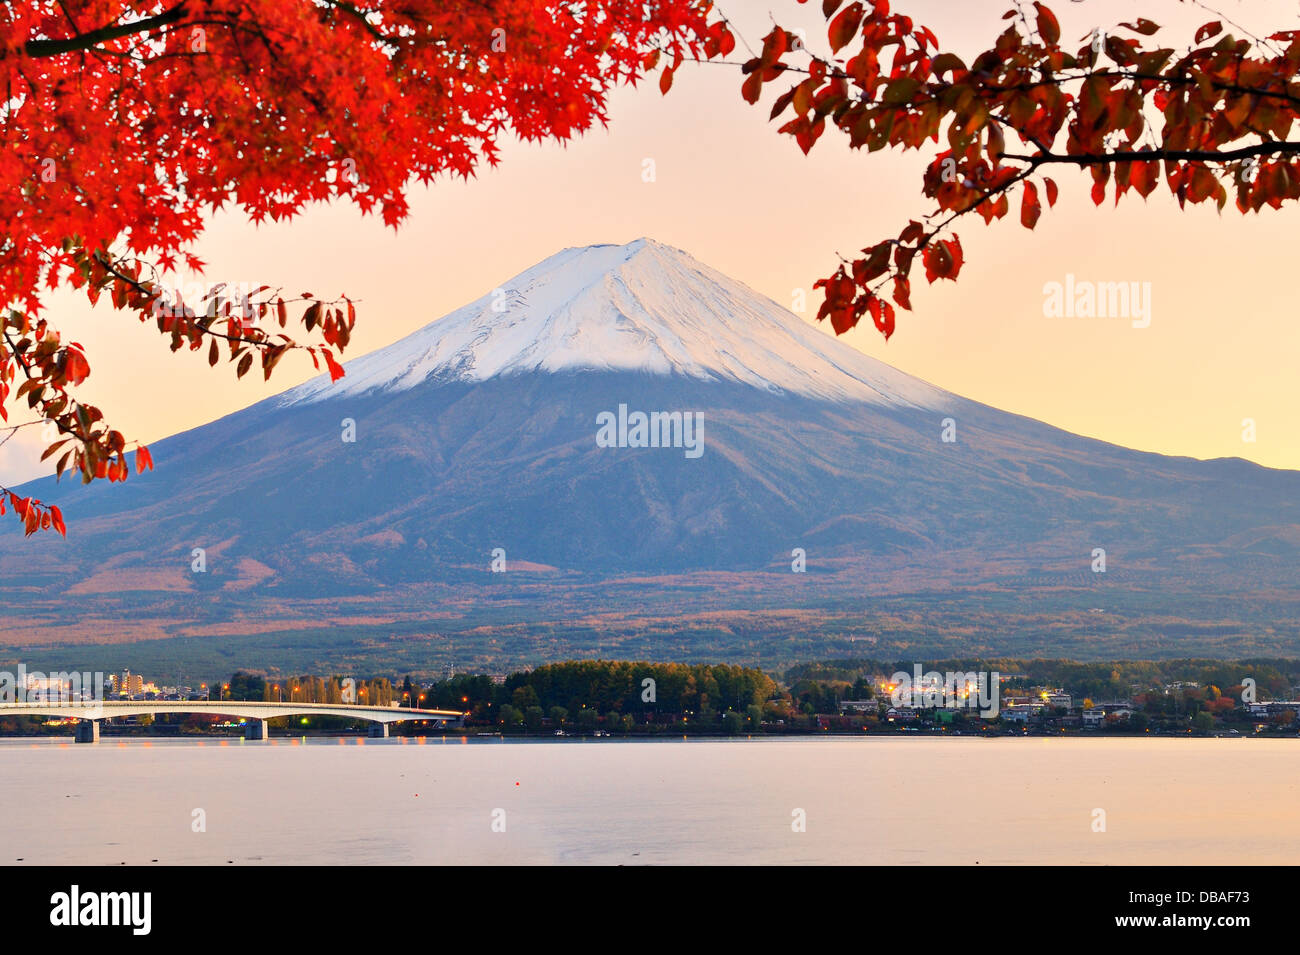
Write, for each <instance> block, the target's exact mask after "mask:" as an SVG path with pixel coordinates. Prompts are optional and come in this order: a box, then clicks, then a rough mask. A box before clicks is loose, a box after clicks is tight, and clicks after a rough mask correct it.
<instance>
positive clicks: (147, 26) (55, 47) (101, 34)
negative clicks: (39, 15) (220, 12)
mask: <svg viewBox="0 0 1300 955" xmlns="http://www.w3.org/2000/svg"><path fill="white" fill-rule="evenodd" d="M184 16H185V0H181V2H180V3H178V4H177V5H176V6H174V7H172V8H171V9H170V10H165V11H163V12H162V13H159V14H157V15H156V16H152V17H146V18H145V19H143V20H134V21H132V22H131V23H119V24H117V25H116V26H109V27H100V28H99V29H98V30H91V31H90V32H89V33H78V34H77V35H76V36H73V37H68V38H66V39H63V40H28V41H27V42H26V43H24V44H23V52H24V53H25V54H27V55H28V56H30V57H32V58H33V59H36V58H39V57H46V56H61V55H62V54H64V53H73V52H75V51H77V50H89V49H91V48H93V47H95V46H98V45H99V44H101V43H107V42H108V41H110V40H118V39H121V38H122V37H124V36H132V35H133V34H136V33H146V32H148V31H149V30H152V29H154V28H155V27H160V26H166V25H167V24H169V23H176V22H177V21H178V20H180V19H181V18H182V17H184Z"/></svg>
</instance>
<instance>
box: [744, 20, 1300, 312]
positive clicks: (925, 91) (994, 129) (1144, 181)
mask: <svg viewBox="0 0 1300 955" xmlns="http://www.w3.org/2000/svg"><path fill="white" fill-rule="evenodd" d="M800 2H806V0H800ZM821 10H822V14H823V15H824V17H825V19H826V20H827V29H826V35H827V39H828V41H829V43H830V48H831V50H832V51H833V53H834V54H836V55H835V56H834V57H833V58H829V59H828V58H823V57H818V56H814V55H812V54H810V53H809V52H807V50H806V49H804V48H803V45H802V44H794V43H793V42H792V41H793V36H794V35H793V34H792V33H789V32H787V31H786V30H784V29H782V28H781V27H776V28H774V29H773V31H772V32H771V33H770V34H769V35H768V36H767V38H766V39H765V40H764V43H763V51H762V53H761V54H760V55H758V56H755V57H753V58H751V59H750V60H749V61H748V62H746V63H745V64H744V72H745V75H746V79H745V80H744V83H743V85H742V87H741V93H742V95H743V96H744V98H745V99H746V100H747V101H748V102H750V103H756V102H758V100H759V99H760V98H761V96H762V88H763V85H764V84H765V83H769V82H772V81H774V80H776V79H778V78H782V77H786V76H788V75H790V74H791V73H799V74H801V76H802V78H800V79H799V80H798V81H797V82H795V83H794V85H792V86H790V87H788V88H787V89H786V90H785V91H784V92H782V93H781V94H780V95H779V96H778V98H777V99H776V102H775V103H774V105H773V107H772V118H773V119H776V118H777V117H778V116H780V117H783V118H785V120H786V121H785V123H784V125H782V126H781V127H780V131H781V132H783V133H786V134H788V135H791V136H793V137H794V138H795V141H796V142H797V143H798V145H799V148H800V149H802V150H803V151H804V152H805V153H806V152H808V151H809V150H810V149H811V148H812V147H813V145H814V144H815V143H816V142H817V141H818V139H819V137H820V136H821V134H822V132H823V130H824V129H825V128H826V127H827V126H828V125H829V126H832V127H834V128H836V129H838V130H839V131H840V132H841V133H843V134H844V135H845V136H847V137H848V143H849V147H850V148H852V149H862V148H865V149H867V150H868V151H871V152H874V151H876V150H881V149H886V148H897V149H903V150H907V149H918V150H919V149H922V148H923V147H925V146H926V144H927V143H943V144H946V146H947V148H946V149H943V150H942V151H940V152H938V153H937V154H936V155H935V157H934V159H933V161H932V162H931V163H930V165H929V167H928V168H927V170H926V172H925V175H924V178H923V181H922V193H923V194H924V195H925V196H926V197H927V198H928V199H930V200H932V201H933V202H934V209H933V211H932V212H931V213H930V214H929V215H928V216H926V217H925V224H924V225H922V224H921V223H919V222H916V221H913V222H911V223H909V224H908V226H907V227H906V228H905V229H903V231H902V232H901V233H900V234H899V236H898V237H897V238H896V239H886V240H884V241H883V242H878V243H876V244H875V245H871V246H868V247H866V248H864V249H863V250H862V252H863V256H862V257H860V258H857V259H854V260H852V261H848V262H846V263H845V264H843V265H841V266H840V267H839V268H838V269H837V270H836V271H835V274H834V275H832V276H829V277H827V278H825V279H822V280H821V281H819V282H818V283H817V287H818V288H821V289H824V290H825V301H824V302H823V303H822V305H821V309H820V311H819V312H818V318H829V319H830V321H831V325H832V327H833V328H834V329H835V331H836V333H843V332H845V331H847V330H848V329H850V328H852V327H854V326H855V325H857V323H858V322H859V320H860V319H861V318H862V316H863V315H867V314H870V315H871V316H872V318H873V320H874V322H875V325H876V327H877V328H878V329H879V330H880V331H881V333H882V334H884V335H885V336H886V338H888V337H889V335H890V334H892V332H893V330H894V324H893V316H892V311H890V312H888V313H886V311H885V309H884V307H883V305H882V304H881V303H884V296H886V295H890V296H891V297H892V299H893V301H894V303H895V304H897V305H899V306H900V307H902V308H911V300H910V294H911V287H910V285H909V284H908V281H907V280H908V277H909V276H910V272H911V267H912V264H913V261H914V260H915V258H916V255H917V253H918V252H919V253H920V254H921V261H922V262H923V264H924V265H925V274H926V279H927V280H928V281H930V282H934V281H937V280H938V279H941V278H946V279H954V280H955V279H956V278H957V274H958V272H959V271H960V270H961V265H962V255H961V245H960V244H959V243H958V242H957V238H956V236H955V235H953V236H951V238H945V236H948V235H950V232H949V228H950V225H951V223H952V222H953V221H954V220H956V219H957V218H959V217H960V216H963V215H966V214H968V213H970V212H975V213H976V214H978V215H979V216H980V217H981V218H982V219H984V221H985V222H986V223H988V222H992V221H993V220H994V219H1001V218H1003V217H1004V216H1006V215H1007V213H1008V212H1009V211H1010V209H1011V203H1010V201H1009V198H1010V197H1011V196H1012V194H1013V193H1014V192H1016V191H1019V193H1020V197H1019V198H1020V201H1019V211H1020V222H1021V224H1022V225H1023V226H1024V227H1025V228H1028V229H1032V228H1034V226H1035V225H1037V223H1038V220H1039V217H1040V216H1041V215H1042V212H1043V209H1042V204H1041V201H1040V195H1041V194H1042V193H1043V192H1045V194H1046V197H1047V204H1048V206H1049V207H1051V206H1053V205H1055V204H1056V199H1057V185H1056V183H1055V182H1054V181H1052V180H1051V179H1049V178H1047V177H1046V176H1043V175H1042V172H1043V167H1045V166H1049V165H1057V164H1059V165H1066V166H1074V167H1076V168H1078V169H1080V170H1086V171H1087V172H1088V174H1089V175H1090V177H1091V179H1092V198H1093V201H1094V202H1095V203H1097V204H1101V203H1102V202H1103V201H1104V200H1105V198H1106V197H1107V196H1108V195H1113V196H1114V199H1115V202H1118V201H1119V200H1120V198H1121V197H1122V196H1124V195H1125V194H1126V193H1127V192H1129V191H1130V190H1132V191H1134V192H1136V193H1137V194H1138V195H1140V196H1142V197H1143V198H1146V197H1147V196H1149V195H1150V194H1151V192H1152V191H1153V190H1155V189H1156V188H1157V186H1158V185H1159V184H1160V182H1161V179H1162V178H1163V180H1164V182H1165V184H1166V186H1167V187H1168V188H1169V190H1170V191H1171V192H1172V193H1173V194H1174V195H1175V196H1176V197H1177V198H1178V201H1179V203H1180V204H1182V203H1187V202H1193V203H1197V202H1210V201H1212V202H1214V203H1215V204H1216V205H1218V207H1219V208H1220V209H1222V208H1223V206H1224V205H1225V204H1226V203H1227V201H1228V198H1229V193H1230V191H1231V192H1232V193H1235V199H1236V206H1237V208H1238V209H1239V210H1240V211H1241V212H1248V211H1254V212H1258V211H1259V210H1260V209H1261V208H1263V207H1264V206H1266V205H1267V206H1269V207H1272V208H1277V207H1278V206H1280V205H1281V204H1282V203H1283V202H1285V201H1287V200H1292V199H1296V198H1300V159H1297V158H1295V157H1296V156H1297V154H1300V142H1294V141H1292V142H1288V141H1287V137H1288V135H1289V134H1290V133H1291V131H1292V128H1293V124H1294V123H1296V122H1297V120H1300V96H1298V95H1297V93H1296V88H1297V83H1298V82H1300V31H1296V30H1284V31H1280V32H1277V33H1274V34H1272V35H1270V36H1268V37H1265V38H1263V39H1257V38H1253V37H1252V38H1249V39H1242V38H1239V37H1235V36H1233V35H1232V34H1230V33H1225V32H1224V26H1223V24H1222V23H1221V22H1219V21H1217V20H1216V21H1213V22H1211V23H1207V24H1205V25H1204V26H1202V27H1201V28H1200V29H1199V30H1197V31H1196V34H1195V37H1194V39H1193V41H1192V44H1191V45H1190V46H1186V47H1185V48H1182V49H1175V48H1174V46H1168V47H1164V46H1156V45H1151V46H1148V45H1145V44H1144V41H1143V39H1142V38H1144V37H1152V36H1154V35H1155V34H1156V33H1158V32H1159V30H1160V27H1159V26H1158V25H1156V24H1155V23H1153V22H1151V21H1150V20H1147V19H1144V18H1139V19H1137V20H1135V21H1134V22H1132V23H1122V24H1120V25H1119V26H1118V27H1116V28H1115V30H1114V31H1112V32H1109V33H1100V32H1098V33H1092V34H1089V35H1088V36H1085V37H1083V38H1082V39H1081V41H1080V42H1082V44H1083V45H1082V46H1080V47H1077V48H1075V49H1067V48H1066V46H1065V45H1063V44H1062V42H1061V27H1060V24H1059V22H1058V21H1057V18H1056V16H1055V14H1054V13H1053V12H1052V11H1051V10H1050V9H1049V8H1048V7H1046V6H1045V5H1044V4H1042V3H1039V2H1035V3H1034V4H1033V11H1032V13H1028V12H1027V11H1026V10H1025V9H1022V8H1020V7H1017V8H1016V9H1012V10H1009V11H1007V13H1006V14H1005V15H1004V16H1003V18H1002V19H1003V20H1004V21H1009V22H1008V23H1007V25H1006V27H1005V28H1004V29H1003V31H1002V33H1001V34H999V35H998V37H997V38H996V40H995V41H994V43H993V45H992V46H991V47H990V48H989V49H987V50H985V51H984V52H982V53H980V54H979V55H978V56H976V57H974V58H973V59H972V60H971V61H970V63H969V64H968V63H967V62H966V61H965V60H963V59H962V58H960V57H958V56H957V55H956V54H954V53H952V52H949V51H947V50H944V49H943V48H942V47H941V46H940V44H939V41H938V38H937V37H936V36H935V35H934V33H933V32H932V31H931V30H930V29H929V28H927V27H925V26H921V25H919V24H917V23H916V22H915V21H913V20H912V18H911V17H909V16H906V15H904V14H902V13H895V12H893V11H892V10H891V4H890V2H889V0H871V2H867V3H861V2H854V3H850V4H848V5H847V6H845V5H844V3H843V0H822V2H821ZM1129 33H1131V34H1136V36H1126V35H1125V34H1129ZM787 114H788V115H787ZM1146 116H1159V117H1160V118H1161V119H1162V120H1163V122H1162V125H1161V126H1160V127H1159V128H1158V129H1157V128H1155V127H1149V126H1148V125H1147V121H1146V118H1145V117H1146ZM1008 137H1013V142H1012V143H1010V144H1009V143H1008V142H1007V139H1008ZM1162 170H1163V175H1162ZM1040 187H1041V189H1040ZM887 286H890V288H887ZM884 304H887V303H884Z"/></svg>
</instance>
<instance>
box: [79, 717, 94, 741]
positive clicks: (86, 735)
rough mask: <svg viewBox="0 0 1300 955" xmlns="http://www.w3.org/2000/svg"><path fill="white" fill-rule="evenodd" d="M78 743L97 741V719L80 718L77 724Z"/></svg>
mask: <svg viewBox="0 0 1300 955" xmlns="http://www.w3.org/2000/svg"><path fill="white" fill-rule="evenodd" d="M76 739H77V742H78V743H98V742H99V720H82V721H81V722H80V723H78V724H77V737H76Z"/></svg>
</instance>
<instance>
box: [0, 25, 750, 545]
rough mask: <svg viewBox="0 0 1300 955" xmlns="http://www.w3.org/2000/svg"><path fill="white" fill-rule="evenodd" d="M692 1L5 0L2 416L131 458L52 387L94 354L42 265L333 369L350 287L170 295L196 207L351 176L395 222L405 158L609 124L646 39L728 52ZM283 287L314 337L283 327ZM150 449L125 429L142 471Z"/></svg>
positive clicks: (86, 472)
mask: <svg viewBox="0 0 1300 955" xmlns="http://www.w3.org/2000/svg"><path fill="white" fill-rule="evenodd" d="M707 12H708V3H707V2H705V0H648V2H642V0H592V2H589V3H585V4H571V3H567V2H562V0H476V2H474V3H448V2H444V0H402V2H400V3H399V2H394V0H356V2H343V0H319V2H317V0H159V2H154V3H147V4H138V3H126V2H122V0H79V2H54V0H33V2H30V3H21V4H6V5H4V6H3V7H2V8H0V66H3V69H4V71H5V74H6V76H5V80H6V89H7V90H8V93H7V102H6V104H5V105H4V106H3V107H0V117H2V120H3V135H4V141H5V145H4V149H3V150H0V182H3V183H4V184H5V185H4V187H3V188H4V189H5V193H4V195H3V198H2V199H0V206H2V207H3V209H4V212H3V215H4V217H5V224H4V242H3V243H0V299H3V301H4V303H6V305H8V306H9V308H8V309H7V310H6V312H5V314H4V317H3V320H2V328H0V331H2V333H3V334H2V336H0V416H3V417H4V419H5V420H6V421H8V413H7V409H6V405H7V404H8V402H9V401H10V400H17V399H23V398H26V399H27V405H28V407H29V408H30V409H31V410H32V411H33V412H34V413H35V414H36V415H37V416H38V417H39V418H44V419H49V420H51V421H53V422H54V424H55V425H56V427H57V429H58V431H59V432H60V440H59V442H57V443H56V444H55V445H54V446H52V447H51V448H50V450H49V451H47V456H48V455H49V454H51V453H54V452H55V451H56V450H58V449H60V448H62V449H63V453H62V454H61V456H60V457H59V459H58V462H57V464H56V471H57V473H58V474H59V475H62V473H63V472H64V470H66V469H69V468H71V469H75V470H77V471H79V472H80V474H81V477H82V480H83V481H91V480H94V479H96V478H102V477H107V478H108V479H109V480H124V479H125V478H126V476H127V473H128V468H127V465H126V458H125V453H126V448H125V445H126V442H125V440H124V439H123V437H122V435H121V434H119V433H118V432H116V431H111V430H109V429H108V428H107V427H106V426H104V425H103V423H102V422H103V417H104V416H103V414H102V412H100V411H99V409H98V408H96V407H94V406H93V405H90V404H87V403H85V402H83V401H81V400H80V399H79V398H77V397H74V396H73V394H72V393H71V392H70V389H72V388H76V387H78V386H81V385H82V384H83V383H84V382H85V381H86V380H87V379H88V377H89V376H90V374H91V364H90V362H89V361H88V359H87V358H86V356H85V355H84V353H83V351H82V349H81V348H80V347H79V346H77V345H76V344H75V343H65V342H63V341H62V339H61V338H60V335H59V333H58V332H57V331H56V330H54V329H53V328H51V327H50V326H49V325H48V324H47V321H46V319H45V318H43V317H42V312H43V304H44V303H43V297H44V293H45V292H46V291H47V290H51V289H56V288H59V287H60V286H71V287H75V288H80V289H83V290H84V291H85V292H86V294H87V296H88V297H89V298H90V300H91V301H92V302H95V301H97V300H98V299H99V298H100V297H101V296H103V295H104V294H105V293H107V295H108V297H109V298H110V300H111V302H112V304H113V306H114V307H115V308H117V309H123V310H126V311H129V312H133V313H135V314H136V315H137V317H138V318H139V319H140V321H144V322H152V323H155V324H156V325H157V328H158V331H159V333H160V334H162V335H163V336H164V337H165V338H168V339H169V340H170V347H171V349H172V350H173V351H176V350H179V349H181V348H189V349H191V350H198V349H200V348H203V347H205V346H206V347H207V349H208V355H207V357H208V361H209V363H210V364H213V365H215V364H216V363H217V362H218V361H219V360H220V359H221V357H222V355H223V354H225V356H226V359H227V360H228V361H230V362H233V363H234V364H235V366H236V367H235V370H236V374H237V375H238V376H240V377H242V376H243V375H244V374H246V373H247V372H248V371H249V370H250V369H251V368H252V365H253V361H254V356H255V355H258V356H260V361H261V366H262V371H263V375H264V376H265V377H268V378H269V377H270V375H271V372H272V370H273V369H274V368H275V365H276V363H277V362H278V361H279V360H280V358H281V357H282V356H283V355H284V354H285V352H287V351H289V350H291V349H295V348H308V349H309V350H310V352H311V357H312V359H313V361H316V360H317V358H318V357H319V358H323V359H324V362H325V366H326V369H327V370H328V372H329V374H330V376H331V378H333V379H337V378H339V377H341V376H342V375H343V369H342V366H341V365H340V364H339V362H338V361H337V359H336V353H341V352H342V351H343V349H344V348H345V347H346V346H347V344H348V340H349V337H350V335H351V332H352V329H353V327H354V325H355V322H356V313H355V310H354V308H353V304H352V302H351V301H350V300H348V299H346V298H343V299H341V300H339V301H337V302H328V301H319V300H317V299H315V298H314V297H313V296H312V295H310V294H306V293H304V294H302V295H300V296H290V297H289V298H288V299H286V298H285V297H284V296H283V295H281V293H280V291H279V290H278V289H275V288H272V287H271V286H269V285H265V286H262V287H260V288H258V289H257V290H256V291H254V292H252V293H233V292H232V291H230V290H223V289H221V288H216V289H213V290H211V291H210V292H209V294H208V295H207V296H206V297H205V298H204V299H203V300H202V301H197V302H194V301H191V302H186V301H174V300H171V299H170V298H169V297H168V296H167V295H166V293H165V292H164V290H163V284H162V280H161V277H162V276H163V275H165V274H166V273H167V272H168V271H169V270H173V269H174V268H175V267H176V266H177V265H178V263H180V262H182V261H183V262H184V263H185V264H186V265H187V266H188V267H189V268H191V269H194V270H201V269H202V267H203V263H201V262H199V261H198V260H197V259H196V258H194V256H193V255H192V254H191V253H190V252H189V251H188V249H189V247H190V245H191V244H192V243H193V242H194V240H195V239H196V238H197V237H198V236H199V234H200V233H201V232H202V231H203V227H204V219H205V216H207V215H208V214H209V213H211V212H212V211H213V210H217V209H221V208H223V207H225V206H227V205H232V204H233V205H235V206H238V207H239V208H240V209H241V210H242V211H243V212H244V213H245V214H246V215H247V216H248V217H249V218H250V219H251V220H252V221H254V222H260V221H263V220H265V219H268V218H269V219H273V220H278V219H286V218H291V217H293V216H295V215H297V214H298V213H299V212H301V211H302V210H303V209H304V208H305V207H306V206H307V204H308V203H312V202H328V201H331V200H336V199H346V200H349V201H351V202H353V203H355V204H356V205H357V206H358V207H359V209H360V210H361V212H362V213H363V214H365V213H371V212H373V213H376V214H378V215H380V216H381V217H382V218H383V220H384V222H385V223H387V224H389V225H392V226H394V227H396V226H397V225H398V224H399V223H400V222H401V221H402V219H403V218H404V217H405V216H406V214H407V202H406V190H407V188H408V186H409V184H410V183H411V182H412V181H413V180H418V181H419V182H422V183H427V182H429V181H431V180H432V179H433V178H434V177H436V176H438V175H441V174H449V175H454V176H463V177H468V176H470V175H472V174H473V173H474V171H475V169H476V168H478V167H479V166H480V165H481V164H482V163H487V164H489V165H494V164H495V163H496V162H497V159H498V150H497V145H496V144H497V140H498V138H499V137H500V136H501V135H503V134H505V133H508V132H510V133H514V134H515V135H518V136H520V137H522V138H523V139H527V140H537V139H543V138H553V139H557V140H566V139H569V138H570V137H572V136H574V135H576V134H579V133H582V132H584V131H586V130H588V129H590V128H591V127H593V126H594V125H597V124H602V125H603V124H604V123H605V122H606V99H607V96H608V93H609V91H610V90H611V88H612V87H613V86H614V85H616V84H618V83H621V82H629V83H635V82H636V81H637V80H638V79H639V78H641V77H642V76H643V75H644V74H645V73H646V72H647V71H649V70H651V69H653V68H654V67H655V66H656V64H657V63H658V62H659V59H660V57H661V55H666V56H667V57H668V58H669V59H668V62H669V65H668V66H667V67H666V68H665V70H664V72H663V75H662V77H661V83H660V88H661V89H663V90H667V89H668V87H669V85H670V84H671V82H672V73H673V71H674V70H675V69H676V68H677V67H678V66H680V64H681V63H682V61H683V59H684V58H685V57H686V56H696V55H699V54H700V53H706V54H707V55H711V56H712V55H725V53H727V52H730V50H731V49H732V47H733V46H734V40H733V39H732V37H731V35H730V33H729V32H728V31H727V30H726V28H725V26H724V25H722V24H721V23H714V24H712V25H709V24H708V23H707V22H706V18H707ZM293 302H302V303H305V304H304V305H303V312H302V315H301V319H300V321H301V324H302V325H303V326H304V328H305V331H306V332H307V333H309V334H311V333H314V332H316V333H319V335H320V336H321V337H322V338H323V340H324V342H323V344H314V345H305V344H300V343H299V342H297V341H296V340H295V339H294V338H292V337H290V336H289V335H288V334H286V333H285V332H284V331H283V330H284V329H285V328H286V326H287V324H288V305H289V304H292V303H293ZM344 305H346V314H345V313H344V308H343V306H344ZM317 366H318V367H319V362H318V363H317ZM146 467H152V460H151V459H150V457H149V454H148V451H147V449H145V448H139V449H138V450H137V452H136V469H137V472H139V471H140V470H142V469H143V468H146ZM9 500H10V505H11V506H12V507H13V508H14V510H15V511H16V512H18V514H19V517H20V519H22V520H23V521H24V522H25V526H26V529H27V531H28V533H31V532H32V531H33V530H35V529H39V528H40V527H42V526H50V527H57V528H59V529H60V530H61V529H62V519H61V518H59V517H57V512H53V513H51V512H50V511H46V510H40V511H39V513H38V510H37V509H38V507H39V505H38V504H37V503H36V502H26V501H24V500H23V499H21V498H15V497H13V496H10V499H9ZM19 502H22V506H21V507H20V505H19ZM33 514H38V516H37V517H35V518H33V517H32V516H31V515H33ZM46 518H48V522H47V520H46ZM33 522H34V523H33Z"/></svg>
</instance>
